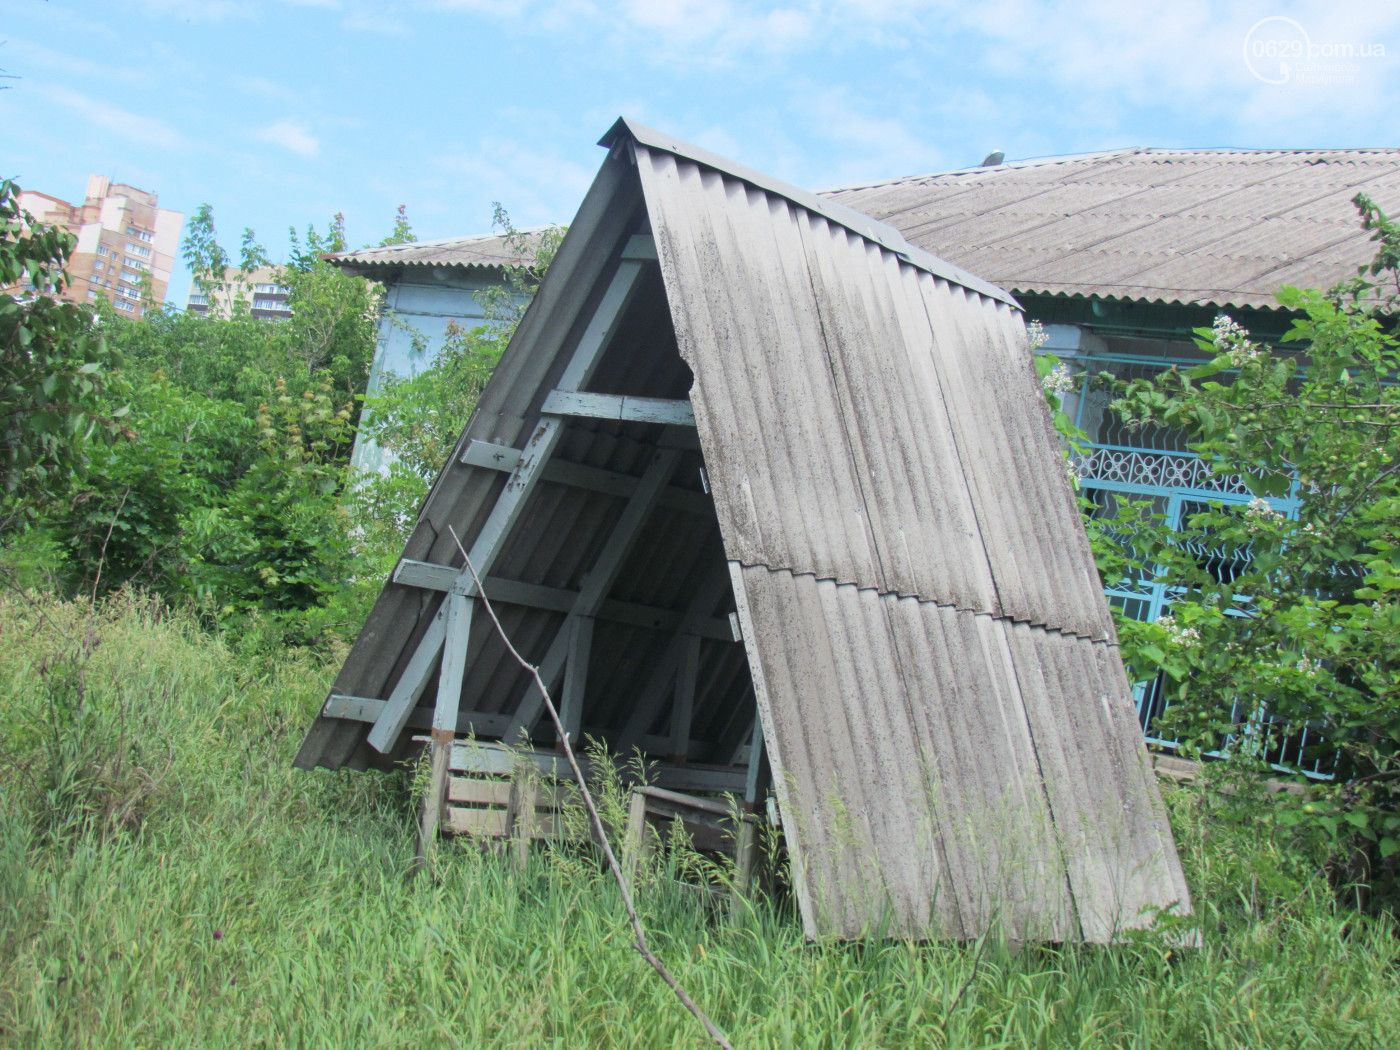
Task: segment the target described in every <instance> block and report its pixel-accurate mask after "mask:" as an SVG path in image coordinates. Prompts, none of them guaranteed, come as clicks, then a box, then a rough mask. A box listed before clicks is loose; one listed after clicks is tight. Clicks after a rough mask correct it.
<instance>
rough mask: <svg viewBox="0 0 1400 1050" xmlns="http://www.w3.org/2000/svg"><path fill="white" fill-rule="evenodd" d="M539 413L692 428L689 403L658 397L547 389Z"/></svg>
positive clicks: (693, 422)
mask: <svg viewBox="0 0 1400 1050" xmlns="http://www.w3.org/2000/svg"><path fill="white" fill-rule="evenodd" d="M541 411H542V412H544V413H545V414H546V415H552V416H582V417H584V418H586V419H616V420H621V421H623V422H628V423H666V424H668V425H670V426H677V427H693V426H695V411H694V410H693V409H692V408H691V407H690V402H689V401H668V400H666V399H664V398H659V397H631V396H625V395H622V394H591V393H590V394H586V393H581V392H579V391H575V390H563V389H559V390H551V391H550V392H549V395H548V396H547V397H546V398H545V399H544V405H543V407H542V408H541Z"/></svg>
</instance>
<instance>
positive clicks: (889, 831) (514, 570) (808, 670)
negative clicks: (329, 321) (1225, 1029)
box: [297, 121, 1189, 941]
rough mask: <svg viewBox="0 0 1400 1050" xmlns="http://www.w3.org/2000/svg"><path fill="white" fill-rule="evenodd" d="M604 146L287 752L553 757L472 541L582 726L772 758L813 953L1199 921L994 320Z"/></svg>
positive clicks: (707, 757)
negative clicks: (529, 748) (398, 550)
mask: <svg viewBox="0 0 1400 1050" xmlns="http://www.w3.org/2000/svg"><path fill="white" fill-rule="evenodd" d="M603 144H604V145H606V146H608V147H609V153H608V157H607V160H606V161H605V163H604V164H603V167H602V169H601V171H600V172H599V174H598V177H597V179H596V181H595V182H594V184H593V187H592V189H591V190H590V191H589V193H588V196H587V198H586V199H585V201H584V203H583V206H582V208H581V210H580V211H579V214H578V216H577V218H576V219H575V221H574V223H573V224H572V225H571V226H570V229H569V233H568V236H567V237H566V239H565V241H564V243H563V245H562V246H561V248H560V250H559V253H558V255H557V256H556V258H555V261H554V263H553V266H552V267H551V269H550V271H549V274H548V277H547V278H546V280H545V282H544V284H543V286H542V287H541V288H540V290H539V293H538V295H537V296H536V298H535V300H534V302H533V303H532V305H531V306H530V308H529V311H528V312H527V314H526V317H525V319H524V320H523V322H522V323H521V326H520V328H519V330H518V332H517V334H516V335H515V337H514V339H513V340H512V342H511V344H510V347H509V349H508V350H507V351H506V354H505V356H504V357H503V359H502V361H501V363H500V366H499V367H498V369H497V370H496V373H495V375H494V376H493V378H492V379H491V382H490V383H489V385H488V386H487V388H486V390H485V392H484V393H483V395H482V398H481V403H480V405H479V407H478V408H477V410H476V412H475V413H474V414H473V415H472V418H471V420H470V422H469V423H468V424H467V427H466V430H465V431H464V433H463V435H462V439H461V441H460V442H459V444H458V446H457V448H456V450H455V452H454V453H453V455H452V458H451V460H450V461H449V462H448V464H447V465H446V467H445V468H444V470H443V473H442V475H441V476H440V477H439V479H438V481H437V483H436V484H435V485H434V487H433V489H432V492H431V493H430V495H429V496H428V499H427V501H426V502H425V504H424V506H423V509H422V513H421V515H420V519H419V521H418V524H417V527H416V528H415V530H414V532H413V535H412V537H411V538H410V540H409V542H408V545H407V548H406V550H405V552H404V559H403V560H402V561H401V562H400V564H399V566H398V568H397V569H396V570H395V572H394V575H393V579H392V580H391V581H390V582H389V583H388V584H387V585H386V586H385V589H384V592H383V594H382V595H381V597H380V599H379V601H378V603H377V604H376V605H375V608H374V610H373V612H372V613H371V615H370V617H369V620H368V622H367V623H366V625H365V628H364V631H363V632H362V634H361V635H360V638H359V639H358V641H357V642H356V644H355V646H354V648H353V649H352V651H351V653H350V656H349V658H348V659H347V661H346V664H345V667H344V669H343V670H342V672H341V674H340V676H339V677H338V678H337V680H336V683H335V686H334V689H333V691H332V694H331V696H330V697H329V698H328V699H327V701H326V704H325V706H324V708H323V710H322V712H321V714H320V716H319V717H318V718H317V720H316V722H315V724H314V725H313V726H312V728H311V731H310V732H309V734H308V735H307V738H306V741H305V742H304V744H303V745H302V748H301V751H300V753H299V754H298V756H297V764H298V765H299V766H302V767H305V768H310V767H313V766H317V765H322V766H329V767H332V768H335V767H340V766H347V765H348V766H353V767H363V766H365V765H369V764H382V763H384V762H385V761H387V760H390V759H392V758H393V757H394V756H395V755H397V754H400V753H402V751H403V750H404V749H405V748H406V747H407V746H408V742H409V739H410V738H411V736H412V731H413V730H414V729H418V730H420V731H421V730H423V729H427V728H433V729H434V730H435V733H436V735H435V739H436V740H437V741H438V742H439V743H441V742H442V741H443V740H445V739H448V740H450V738H451V734H453V733H457V734H465V733H468V732H470V733H473V734H475V736H476V737H477V738H478V739H482V738H485V739H502V740H510V741H514V740H518V739H519V738H520V735H521V734H522V733H525V734H528V735H529V736H530V738H531V739H532V740H533V741H534V743H536V744H537V745H540V746H544V747H548V746H549V744H550V742H551V741H552V736H551V731H550V730H549V729H548V728H547V726H546V724H544V723H542V722H541V719H540V714H541V709H540V701H539V697H538V695H537V694H536V693H535V692H534V691H533V690H532V688H531V685H530V680H529V679H528V678H527V676H526V675H525V674H524V672H522V671H521V670H520V669H519V667H518V666H517V665H516V664H514V663H513V662H512V661H511V660H510V658H509V657H508V655H507V654H506V653H505V651H504V649H503V647H502V645H501V643H500V641H499V639H498V638H497V637H496V636H495V634H494V633H493V630H492V628H491V625H490V623H489V622H488V620H487V618H486V617H485V616H484V615H478V614H476V610H475V606H476V593H477V592H476V590H475V587H474V586H473V585H472V582H471V576H470V574H468V573H466V571H465V570H464V568H463V560H462V558H461V556H460V554H459V552H458V549H457V544H456V541H455V540H454V538H453V536H452V534H451V533H452V532H453V531H455V533H456V534H457V535H458V536H459V537H460V538H461V542H462V544H463V545H464V546H465V547H466V548H467V550H468V551H469V552H470V556H471V559H472V563H473V564H474V566H475V567H476V569H477V571H478V572H479V573H480V574H481V575H482V577H483V578H484V580H485V590H486V593H487V595H488V597H490V598H491V600H492V602H493V605H496V606H498V607H499V608H500V611H501V613H502V619H503V621H504V626H505V629H506V630H507V631H508V632H509V633H510V635H511V636H512V638H513V639H514V641H515V642H516V644H517V646H519V647H520V648H521V649H522V651H523V652H524V653H525V655H526V657H527V658H528V659H530V660H532V661H534V662H536V663H538V664H539V666H540V668H541V673H542V675H543V677H544V678H545V680H546V681H547V682H548V683H549V684H550V685H551V687H552V690H553V692H554V694H555V695H556V697H560V698H561V700H560V702H561V707H562V713H563V718H564V721H565V724H566V727H567V728H568V729H569V731H570V732H579V733H587V734H590V735H592V736H594V737H597V738H599V739H601V740H602V741H604V742H605V743H607V744H608V745H609V746H611V747H612V748H613V749H614V750H616V751H621V752H626V751H630V749H632V748H634V747H639V748H642V749H643V750H645V751H646V752H647V753H648V755H650V756H652V757H654V758H657V759H660V760H662V762H661V783H662V784H663V786H666V785H667V784H669V785H671V786H675V787H679V788H681V789H690V790H703V789H706V788H709V789H725V788H732V789H736V790H744V789H745V788H746V787H747V789H748V791H749V793H750V794H752V790H753V784H754V778H755V775H756V771H757V770H758V768H759V766H760V756H761V754H762V752H763V750H764V748H765V747H766V752H767V758H768V761H769V762H770V763H771V767H772V772H773V781H774V789H775V792H776V795H777V798H778V802H779V807H780V811H781V814H782V819H783V828H784V832H785V836H786V841H787V845H788V850H789V855H790V858H791V861H792V866H793V883H794V887H795V891H796V895H797V897H798V901H799V904H800V908H801V912H802V917H803V921H804V924H805V928H806V930H807V932H808V934H809V935H813V936H817V935H838V936H857V935H860V934H862V933H865V932H870V931H872V930H877V929H878V930H883V931H885V932H887V933H890V934H897V935H906V936H915V937H928V936H947V937H964V938H967V937H976V936H978V935H979V934H981V933H982V932H984V931H986V930H988V929H990V928H993V927H997V928H1000V929H1001V930H1002V931H1004V932H1005V933H1006V934H1007V935H1008V936H1010V937H1013V938H1016V939H1033V938H1034V939H1048V940H1079V939H1084V940H1090V941H1104V940H1108V939H1111V938H1112V937H1113V936H1115V935H1116V933H1117V932H1118V931H1120V930H1122V929H1123V928H1125V927H1132V926H1140V925H1143V924H1145V923H1146V922H1148V921H1150V917H1149V913H1150V910H1151V909H1154V908H1162V907H1168V906H1172V905H1176V906H1177V908H1178V909H1179V910H1181V911H1185V910H1188V909H1189V900H1188V895H1187V890H1186V886H1185V884H1184V881H1183V878H1182V874H1181V869H1180V865H1179V863H1178V860H1177V856H1176V851H1175V847H1174V845H1173V842H1172V839H1171V834H1170V831H1169V829H1168V826H1167V823H1166V820H1165V817H1164V814H1163V811H1162V807H1161V803H1160V799H1159V798H1158V795H1157V790H1156V786H1155V783H1154V780H1153V775H1152V772H1151V768H1150V766H1149V763H1148V757H1147V754H1146V751H1145V749H1144V745H1143V743H1142V738H1141V734H1140V733H1139V731H1138V727H1137V723H1136V720H1135V717H1134V708H1133V705H1132V703H1131V700H1130V697H1129V685H1128V682H1127V680H1126V678H1125V676H1124V672H1123V668H1122V664H1121V663H1120V660H1119V656H1118V650H1117V644H1116V638H1115V635H1114V632H1113V627H1112V623H1111V620H1110V618H1109V613H1108V610H1107V608H1106V606H1105V603H1104V599H1103V595H1102V591H1101V590H1100V587H1099V580H1098V576H1097V573H1096V571H1095V569H1094V564H1093V561H1092V559H1091V556H1090V552H1089V548H1088V544H1087V541H1086V539H1085V536H1084V533H1083V530H1082V528H1081V526H1080V522H1079V518H1078V511H1077V508H1076V506H1075V501H1074V497H1073V493H1072V490H1071V488H1070V484H1069V481H1068V478H1067V476H1066V470H1065V465H1064V462H1063V458H1062V456H1061V453H1060V451H1059V448H1058V446H1057V444H1056V440H1055V437H1054V435H1053V433H1052V431H1051V427H1050V422H1049V418H1048V414H1047V410H1046V407H1045V404H1044V400H1043V397H1042V395H1041V393H1040V390H1039V386H1038V384H1037V382H1036V379H1035V376H1034V371H1033V367H1032V362H1031V358H1030V353H1029V351H1028V348H1027V344H1026V336H1025V331H1024V328H1023V325H1022V321H1021V318H1020V315H1019V312H1018V310H1017V308H1016V306H1015V304H1014V303H1013V302H1012V301H1011V300H1010V299H1009V297H1007V296H1006V295H1005V293H1003V292H1001V291H1000V290H998V289H996V288H994V287H992V286H990V285H987V284H985V283H984V282H982V281H980V280H978V279H976V278H974V277H971V276H970V275H968V274H965V273H962V272H961V271H958V270H956V269H954V268H952V267H950V266H948V265H946V264H944V263H942V262H941V261H940V260H938V259H935V258H933V257H931V256H929V255H927V254H925V253H923V252H921V251H919V250H918V249H915V248H913V247H911V246H910V245H908V244H907V243H906V242H904V241H903V239H902V238H901V237H900V236H899V234H897V233H896V232H895V231H893V230H891V229H889V228H888V227H884V226H881V225H880V224H878V223H876V222H874V221H872V220H870V219H868V218H866V217H865V216H861V215H858V214H857V213H854V212H850V211H847V210H845V209H843V208H841V207H840V206H838V205H833V204H831V203H830V202H826V201H822V200H820V199H819V198H816V197H814V196H811V195H809V194H806V193H803V192H801V191H799V190H796V189H794V188H792V187H788V186H784V185H782V184H779V183H777V182H775V181H773V180H771V179H768V178H766V177H764V176H761V175H758V174H757V173H754V172H750V171H746V170H744V169H741V168H739V167H737V166H736V165H734V164H732V163H730V162H728V161H724V160H722V159H720V158H716V157H712V156H710V155H708V154H705V153H703V152H702V151H699V150H696V149H694V148H693V147H689V146H686V145H683V144H680V143H677V142H674V141H673V140H670V139H667V138H665V137H664V136H661V135H659V134H658V133H656V132H653V131H650V130H648V129H645V128H641V127H638V126H636V125H634V124H631V123H628V122H625V121H619V123H618V124H617V125H615V126H614V128H613V129H612V130H611V131H610V132H609V133H608V135H607V136H606V137H605V138H604V140H603ZM755 714H757V716H758V722H757V724H755ZM751 801H752V799H751Z"/></svg>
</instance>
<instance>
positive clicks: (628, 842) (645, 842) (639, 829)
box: [622, 789, 651, 886]
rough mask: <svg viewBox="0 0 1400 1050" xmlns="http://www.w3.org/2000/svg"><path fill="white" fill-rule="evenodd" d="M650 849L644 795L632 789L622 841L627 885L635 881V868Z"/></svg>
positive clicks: (623, 864)
mask: <svg viewBox="0 0 1400 1050" xmlns="http://www.w3.org/2000/svg"><path fill="white" fill-rule="evenodd" d="M650 850H651V836H650V834H648V831H647V800H646V796H645V795H642V794H641V793H640V792H638V791H637V790H635V789H634V790H633V792H632V795H631V798H630V799H629V800H628V803H627V834H626V836H625V837H624V839H623V842H622V873H623V876H624V878H625V879H626V881H627V884H628V885H629V886H631V885H632V884H634V883H635V882H636V879H637V869H638V868H639V867H641V865H642V863H643V862H644V861H645V860H646V857H647V855H648V854H649V853H650Z"/></svg>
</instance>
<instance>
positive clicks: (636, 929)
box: [447, 525, 734, 1050]
mask: <svg viewBox="0 0 1400 1050" xmlns="http://www.w3.org/2000/svg"><path fill="white" fill-rule="evenodd" d="M447 531H448V532H450V533H451V534H452V541H453V542H454V543H455V544H457V549H458V550H459V551H461V552H462V559H463V561H464V562H465V563H466V566H467V571H468V572H470V573H471V574H472V581H473V582H474V583H475V584H476V594H477V597H478V598H479V599H480V600H481V604H482V606H483V607H484V608H485V609H486V615H487V616H489V617H491V622H492V623H493V624H495V625H496V633H497V634H499V635H500V636H501V641H502V642H503V643H505V647H506V649H507V651H509V653H510V655H511V656H513V657H514V658H515V662H516V663H518V664H519V665H520V666H521V667H522V668H524V669H525V670H526V671H527V672H528V673H529V674H530V676H531V677H532V678H534V680H535V685H536V686H537V687H538V688H539V691H540V697H541V698H542V699H543V700H544V707H545V710H546V711H547V712H549V719H550V721H551V722H553V723H554V731H555V733H557V734H558V737H559V742H560V744H561V745H562V746H563V749H564V757H565V758H567V759H568V761H569V768H570V769H571V770H572V771H573V774H574V781H575V782H576V783H577V784H578V789H579V793H580V794H581V795H582V796H583V805H584V807H585V808H586V809H587V810H588V819H589V821H590V823H591V824H592V825H593V834H594V835H595V836H597V839H598V843H599V845H601V846H602V848H603V856H604V857H605V858H606V859H607V862H608V870H609V871H611V872H612V876H613V878H614V879H615V880H616V881H617V888H618V889H619V890H620V891H621V893H622V906H623V907H624V908H626V909H627V918H628V919H629V920H631V923H632V934H633V937H634V940H633V943H632V946H633V947H634V948H636V949H637V954H639V955H640V956H641V957H642V958H643V959H645V960H646V961H647V963H648V964H650V966H651V968H652V969H653V970H655V971H656V972H657V974H658V975H659V976H660V977H661V979H662V980H663V981H665V982H666V984H667V985H669V986H670V989H671V991H673V992H675V993H676V998H677V999H679V1000H680V1001H681V1005H682V1006H684V1007H685V1008H686V1009H687V1010H689V1011H690V1012H691V1014H692V1015H694V1017H695V1019H696V1020H697V1021H699V1022H700V1023H701V1024H702V1025H703V1026H704V1028H705V1031H706V1032H707V1033H708V1034H709V1036H710V1038H711V1039H713V1040H714V1041H715V1044H716V1045H717V1046H722V1047H724V1048H725V1050H734V1047H733V1044H731V1043H730V1042H729V1040H728V1039H727V1038H726V1037H725V1035H724V1033H723V1032H721V1031H720V1030H719V1028H718V1027H717V1026H716V1025H715V1023H714V1022H713V1021H711V1020H710V1018H709V1017H708V1016H707V1015H706V1013H705V1011H704V1010H702V1009H700V1007H699V1006H698V1005H697V1004H696V1002H695V1000H694V999H692V998H691V997H690V994H689V993H688V992H686V990H685V989H684V988H682V987H681V984H680V982H679V981H677V980H676V978H675V976H674V975H673V974H672V973H671V971H670V970H668V969H667V968H666V964H665V963H663V962H662V961H661V960H660V959H659V958H658V957H657V956H656V953H654V952H653V951H652V950H651V946H650V945H649V944H648V943H647V934H646V930H645V929H643V927H642V920H641V918H640V917H639V916H638V915H637V907H636V905H635V904H634V903H633V900H632V891H631V889H630V888H629V887H628V885H627V876H626V875H624V874H623V872H622V865H621V864H619V863H618V860H617V854H615V853H614V852H613V848H612V843H611V842H609V841H608V833H607V829H606V828H604V827H603V818H602V817H600V816H599V815H598V807H597V806H596V805H595V804H594V802H593V794H592V792H590V791H589V790H588V779H587V778H586V777H585V776H584V775H583V770H582V768H580V766H579V764H578V757H577V756H576V755H575V754H574V747H573V742H572V741H571V740H570V739H569V734H568V733H567V732H566V731H565V729H564V723H563V721H562V720H561V719H560V718H559V711H558V709H557V708H556V707H555V706H554V699H553V697H551V696H550V695H549V689H548V688H546V686H545V684H544V679H543V678H541V677H540V669H539V668H538V667H536V666H535V665H534V664H532V663H530V661H528V660H526V659H525V657H523V656H521V655H520V652H519V650H517V649H516V648H515V645H514V643H512V642H511V640H510V637H509V636H508V635H507V634H506V630H505V628H504V627H502V626H501V621H500V620H499V619H497V617H496V610H495V609H493V608H492V607H491V599H490V598H488V597H487V596H486V588H485V587H483V586H482V583H481V577H480V576H478V575H477V573H476V566H475V565H473V564H472V560H471V558H470V557H469V556H468V555H467V550H466V548H465V547H463V546H462V541H461V539H460V538H459V537H458V536H457V531H456V530H455V529H453V528H452V526H450V525H449V526H448V527H447Z"/></svg>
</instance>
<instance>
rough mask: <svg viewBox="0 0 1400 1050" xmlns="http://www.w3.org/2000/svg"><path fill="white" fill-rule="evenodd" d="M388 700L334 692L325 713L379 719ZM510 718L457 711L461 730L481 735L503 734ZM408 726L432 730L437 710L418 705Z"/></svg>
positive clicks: (355, 719) (352, 719)
mask: <svg viewBox="0 0 1400 1050" xmlns="http://www.w3.org/2000/svg"><path fill="white" fill-rule="evenodd" d="M386 704H388V701H387V700H378V699H374V698H372V697H366V696H344V695H342V694H340V693H332V694H331V695H330V697H329V698H328V699H327V700H326V703H325V706H324V707H322V708H321V713H322V714H323V715H325V716H326V717H327V718H343V719H345V720H346V721H348V722H376V721H378V719H379V716H380V715H381V714H383V713H384V707H385V705H386ZM509 724H510V719H509V718H507V717H506V716H505V715H488V714H485V713H483V712H481V711H459V712H458V713H457V726H456V731H457V732H458V733H475V734H477V735H479V736H500V735H501V734H502V733H504V732H505V731H506V726H508V725H509ZM406 725H407V726H408V727H410V728H412V729H431V728H432V727H433V713H432V712H431V711H428V710H426V709H425V708H422V707H418V708H414V710H413V711H412V712H411V713H410V714H409V716H408V722H407V723H406Z"/></svg>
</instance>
